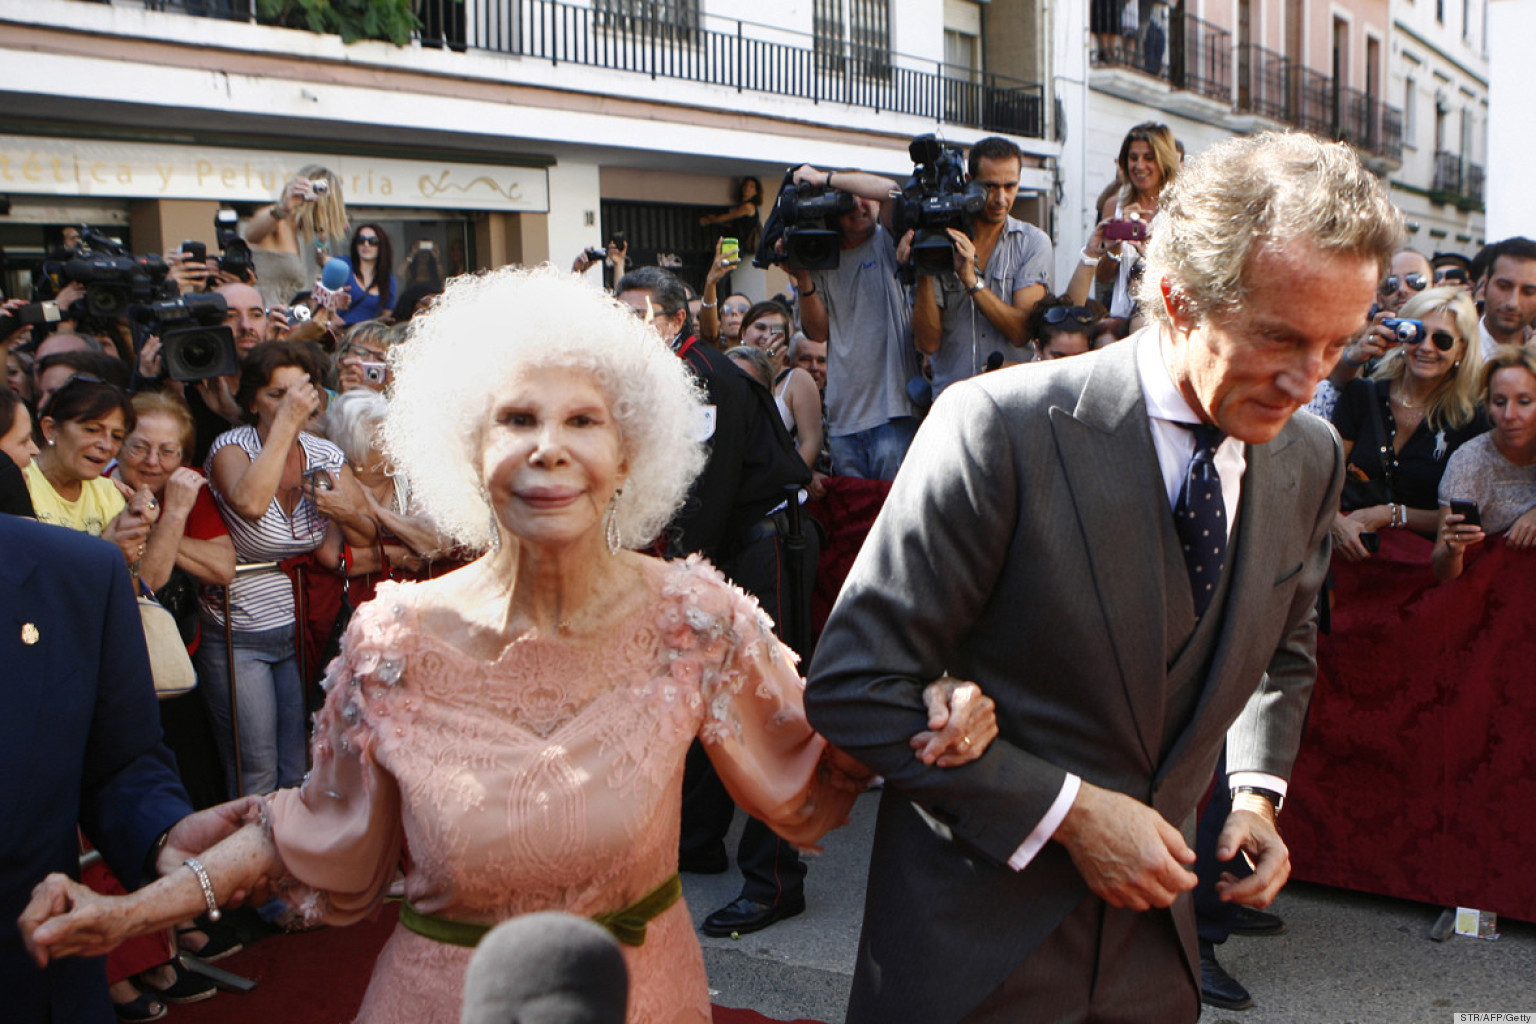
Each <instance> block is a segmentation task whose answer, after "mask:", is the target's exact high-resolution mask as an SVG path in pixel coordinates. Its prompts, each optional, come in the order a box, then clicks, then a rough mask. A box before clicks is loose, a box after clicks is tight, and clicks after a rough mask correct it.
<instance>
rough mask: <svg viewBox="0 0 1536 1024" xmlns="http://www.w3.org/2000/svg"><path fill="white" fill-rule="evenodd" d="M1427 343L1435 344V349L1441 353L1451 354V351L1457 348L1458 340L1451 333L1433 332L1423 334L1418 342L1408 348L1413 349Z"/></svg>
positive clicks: (1411, 343) (1412, 343) (1410, 344)
mask: <svg viewBox="0 0 1536 1024" xmlns="http://www.w3.org/2000/svg"><path fill="white" fill-rule="evenodd" d="M1426 341H1432V342H1434V343H1435V348H1437V349H1439V350H1440V351H1441V352H1449V351H1450V350H1451V349H1453V348H1455V347H1456V339H1455V338H1454V337H1453V336H1452V335H1451V334H1450V332H1449V331H1431V332H1430V333H1428V334H1422V335H1420V336H1419V338H1418V340H1416V341H1413V342H1410V343H1409V346H1408V347H1409V348H1413V347H1414V346H1415V345H1422V344H1424V343H1425V342H1426Z"/></svg>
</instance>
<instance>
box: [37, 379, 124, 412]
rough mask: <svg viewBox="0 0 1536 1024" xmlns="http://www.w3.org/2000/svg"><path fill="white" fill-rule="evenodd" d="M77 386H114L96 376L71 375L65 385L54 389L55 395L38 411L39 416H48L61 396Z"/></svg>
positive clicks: (50, 396)
mask: <svg viewBox="0 0 1536 1024" xmlns="http://www.w3.org/2000/svg"><path fill="white" fill-rule="evenodd" d="M76 384H88V385H100V386H102V387H113V386H114V385H113V384H112V382H111V381H105V380H102V379H101V378H100V377H98V376H96V375H95V374H91V373H72V374H70V375H69V377H68V379H66V380H65V381H64V383H63V384H60V385H59V386H58V387H57V388H55V389H54V392H53V394H51V395H49V396H48V401H46V402H44V403H43V407H42V408H41V409H39V410H37V414H38V415H39V416H46V415H48V410H50V409H52V408H53V407H54V405H55V404H57V403H58V400H59V396H60V395H62V394H63V393H64V392H66V391H68V390H69V389H70V388H72V387H74V386H75V385H76Z"/></svg>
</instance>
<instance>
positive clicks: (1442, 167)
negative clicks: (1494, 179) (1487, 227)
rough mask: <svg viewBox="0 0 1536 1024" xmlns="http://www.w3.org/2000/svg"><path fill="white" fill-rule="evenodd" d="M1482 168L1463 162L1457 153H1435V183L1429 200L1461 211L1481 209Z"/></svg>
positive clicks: (1438, 151)
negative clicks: (1446, 204) (1447, 204)
mask: <svg viewBox="0 0 1536 1024" xmlns="http://www.w3.org/2000/svg"><path fill="white" fill-rule="evenodd" d="M1483 177H1484V175H1483V167H1482V165H1481V164H1474V163H1472V162H1471V161H1470V160H1463V159H1462V158H1461V155H1460V154H1459V153H1449V152H1446V151H1445V150H1436V151H1435V181H1434V185H1433V186H1431V188H1430V198H1431V199H1433V200H1435V201H1436V202H1440V203H1449V204H1451V205H1453V206H1456V207H1459V208H1460V209H1463V210H1473V209H1481V208H1482V205H1483Z"/></svg>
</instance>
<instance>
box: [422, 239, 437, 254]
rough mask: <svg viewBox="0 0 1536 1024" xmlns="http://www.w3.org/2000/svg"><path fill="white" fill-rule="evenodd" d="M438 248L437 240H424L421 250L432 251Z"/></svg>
mask: <svg viewBox="0 0 1536 1024" xmlns="http://www.w3.org/2000/svg"><path fill="white" fill-rule="evenodd" d="M436 248H437V243H436V242H430V241H423V242H422V243H421V251H422V252H431V251H432V250H434V249H436Z"/></svg>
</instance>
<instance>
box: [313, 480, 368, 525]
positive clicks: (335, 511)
mask: <svg viewBox="0 0 1536 1024" xmlns="http://www.w3.org/2000/svg"><path fill="white" fill-rule="evenodd" d="M322 474H323V475H324V477H325V479H326V480H327V481H329V482H330V486H329V487H326V486H317V487H309V488H306V490H305V493H306V494H308V495H309V500H310V501H312V502H314V503H315V508H317V509H319V510H320V514H321V515H323V516H325V518H327V519H329V520H330V521H331V522H333V523H342V522H353V521H355V520H357V519H359V518H361V517H364V516H366V515H367V514H368V511H367V509H366V508H359V507H358V506H357V505H356V504H355V503H354V502H353V501H352V499H351V497H350V496H349V495H348V494H347V492H346V491H345V490H343V489H342V488H340V487H338V486H337V481H336V478H335V477H333V476H332V475H331V474H330V473H328V472H326V471H325V470H323V469H322V470H317V471H316V473H315V479H316V480H317V481H318V480H319V478H320V476H321V475H322Z"/></svg>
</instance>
